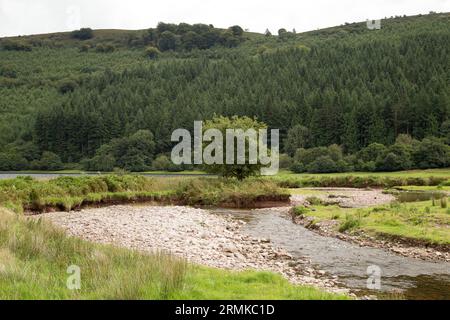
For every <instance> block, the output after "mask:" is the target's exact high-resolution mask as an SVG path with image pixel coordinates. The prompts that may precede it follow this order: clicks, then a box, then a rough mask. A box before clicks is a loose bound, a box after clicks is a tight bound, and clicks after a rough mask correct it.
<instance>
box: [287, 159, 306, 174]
mask: <svg viewBox="0 0 450 320" xmlns="http://www.w3.org/2000/svg"><path fill="white" fill-rule="evenodd" d="M291 171H292V172H294V173H304V172H306V168H305V165H304V164H303V163H301V162H295V163H294V164H293V165H292V166H291Z"/></svg>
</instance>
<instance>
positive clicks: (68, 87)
mask: <svg viewBox="0 0 450 320" xmlns="http://www.w3.org/2000/svg"><path fill="white" fill-rule="evenodd" d="M57 86H58V91H59V92H60V93H61V94H66V93H69V92H73V91H75V89H76V88H77V87H78V83H76V82H75V81H74V80H72V79H63V80H60V81H59V82H58V84H57Z"/></svg>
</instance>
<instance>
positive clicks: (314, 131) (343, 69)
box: [0, 13, 450, 170]
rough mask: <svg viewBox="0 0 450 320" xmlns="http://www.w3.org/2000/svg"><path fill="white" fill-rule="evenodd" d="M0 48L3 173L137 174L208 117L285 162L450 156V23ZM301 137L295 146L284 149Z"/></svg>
mask: <svg viewBox="0 0 450 320" xmlns="http://www.w3.org/2000/svg"><path fill="white" fill-rule="evenodd" d="M0 47H1V48H2V49H0V147H1V149H2V152H1V153H0V166H1V167H0V169H3V170H17V169H31V168H34V169H51V168H54V166H53V165H56V164H58V165H57V166H60V164H59V163H60V161H59V160H62V162H64V163H74V164H72V165H70V166H69V167H77V164H79V163H83V164H85V166H86V163H90V164H88V165H87V167H89V166H90V167H91V168H92V169H97V168H96V167H95V165H94V166H93V167H92V159H95V155H96V154H97V156H98V157H101V158H102V159H105V157H104V156H105V155H106V154H107V155H109V156H111V158H110V160H111V162H112V164H111V166H120V167H124V168H126V169H133V170H140V169H145V168H148V167H149V166H150V165H151V163H152V160H153V159H154V158H155V157H156V156H157V155H159V154H164V153H167V152H169V151H170V149H171V144H170V134H171V132H172V131H173V130H174V129H175V128H181V127H183V128H191V127H192V125H193V121H194V120H196V119H210V118H212V117H213V115H214V114H222V115H228V116H230V115H247V116H256V117H258V119H260V120H261V121H264V122H265V123H267V124H268V125H269V126H270V127H273V128H279V129H281V132H282V138H283V141H282V144H283V146H285V147H286V151H287V152H289V153H290V154H291V155H293V154H294V153H295V149H296V148H299V147H307V148H313V147H319V146H329V145H332V144H337V145H340V146H341V147H342V150H343V151H344V153H345V154H350V153H356V152H358V151H360V150H361V149H363V148H365V147H367V146H369V145H371V144H373V143H379V144H383V145H386V146H389V145H392V144H394V142H395V140H396V138H397V136H398V135H399V134H408V135H410V136H411V137H412V138H414V139H417V140H422V139H424V138H426V137H430V136H433V137H437V138H441V141H443V142H446V143H447V144H448V143H449V142H450V138H449V134H450V122H449V119H448V117H449V114H450V85H449V84H450V83H449V82H450V78H449V74H450V62H449V58H448V57H449V56H450V14H449V13H445V14H430V15H426V16H415V17H399V18H392V19H386V20H383V22H382V29H381V30H368V29H367V28H366V25H365V23H354V24H346V25H343V26H339V27H334V28H329V29H324V30H317V31H311V32H307V33H301V34H294V33H291V32H282V33H281V34H280V36H266V35H261V34H254V33H251V34H250V33H241V32H240V30H238V29H233V28H230V29H229V30H221V29H215V28H213V27H212V26H207V25H196V26H189V25H179V26H175V25H168V24H163V25H162V26H159V27H158V28H155V29H150V30H138V31H124V30H95V31H93V34H92V35H91V36H90V37H89V38H88V39H86V40H82V39H80V38H74V37H73V34H71V33H58V34H49V35H36V36H27V37H20V38H8V39H0ZM149 47H151V48H152V49H151V50H150V51H149ZM156 47H158V48H157V49H156ZM153 50H154V51H153ZM160 51H161V52H160ZM154 52H156V53H155V54H153V53H154ZM294 129H295V130H294ZM289 130H291V134H290V136H291V139H290V140H289V134H288V132H289ZM295 132H303V135H302V138H301V139H300V140H301V141H298V139H297V140H296V141H294V143H293V144H294V147H293V148H289V146H290V145H291V144H292V139H293V138H292V137H293V136H295ZM145 137H147V138H149V139H152V138H153V140H154V144H150V145H149V148H148V149H149V150H147V151H146V152H147V153H146V154H144V155H142V152H136V150H135V149H133V148H132V147H130V145H131V146H132V145H133V144H136V143H137V142H136V141H139V139H141V138H142V139H144V138H145ZM113 139H116V140H114V143H111V141H112V140H113ZM117 139H119V140H117ZM294 140H295V139H294ZM102 146H103V147H102ZM101 147H102V148H101ZM114 148H119V149H120V150H121V153H122V156H123V154H126V155H127V157H126V159H117V157H118V156H116V155H115V154H114V151H111V149H114ZM132 149H133V150H132ZM105 150H106V151H105ZM394 151H395V150H394ZM394 151H393V152H394ZM105 152H106V153H105ZM395 152H397V151H395ZM395 152H394V155H396V156H399V157H400V155H401V154H403V153H404V151H398V154H397V153H395ZM390 153H392V152H390ZM446 155H447V154H445V152H444V155H443V157H444V160H445V157H446ZM382 157H385V155H383V156H382ZM87 159H91V160H87ZM382 160H384V158H383V159H382ZM346 161H347V163H348V164H350V162H351V161H353V160H349V159H347V160H346ZM447 161H448V159H447ZM94 162H95V161H94ZM55 163H56V164H55ZM130 163H131V164H130ZM136 163H137V164H136ZM416 163H418V162H417V161H416ZM446 164H447V163H446V162H445V161H444V162H442V161H440V162H439V164H438V165H436V163H433V164H432V165H428V166H431V167H433V166H445V165H446ZM352 165H353V164H352ZM411 166H412V167H413V166H414V164H413V163H412V164H411ZM424 166H425V165H424ZM99 169H102V168H99ZM405 169H407V168H405Z"/></svg>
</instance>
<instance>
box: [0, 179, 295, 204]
mask: <svg viewBox="0 0 450 320" xmlns="http://www.w3.org/2000/svg"><path fill="white" fill-rule="evenodd" d="M288 199H289V194H287V193H286V192H284V191H282V190H281V189H280V188H279V187H278V186H277V185H276V183H274V182H272V181H267V180H263V179H249V180H245V181H237V180H231V179H230V180H228V179H215V178H192V177H183V178H164V179H160V178H147V177H143V176H131V175H128V176H127V175H121V176H118V175H105V176H84V177H60V178H57V179H54V180H48V181H42V180H34V179H32V178H30V177H19V178H16V179H11V180H2V181H0V205H2V206H5V207H8V208H10V209H13V210H14V211H17V212H20V211H23V210H30V211H38V212H40V211H45V210H48V209H56V210H67V211H68V210H72V209H76V208H78V207H81V206H83V205H96V204H102V203H103V204H114V203H124V202H137V201H165V202H175V203H181V204H190V205H218V204H224V205H231V206H237V207H242V206H252V205H253V204H255V203H256V202H258V201H264V200H268V201H287V200H288Z"/></svg>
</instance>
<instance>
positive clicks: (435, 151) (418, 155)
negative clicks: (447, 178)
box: [413, 138, 450, 169]
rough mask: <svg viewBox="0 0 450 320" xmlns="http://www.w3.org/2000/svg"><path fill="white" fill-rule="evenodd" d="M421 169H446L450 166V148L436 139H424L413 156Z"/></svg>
mask: <svg viewBox="0 0 450 320" xmlns="http://www.w3.org/2000/svg"><path fill="white" fill-rule="evenodd" d="M413 157H414V161H415V163H416V164H417V166H418V167H419V168H421V169H426V168H445V167H447V166H449V165H450V146H448V145H446V144H445V143H444V142H442V141H440V140H439V139H436V138H426V139H423V140H422V142H420V143H419V144H418V146H417V149H416V150H415V151H414V154H413Z"/></svg>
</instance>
